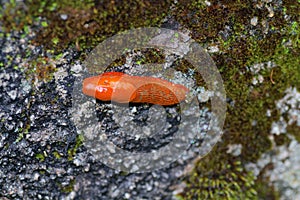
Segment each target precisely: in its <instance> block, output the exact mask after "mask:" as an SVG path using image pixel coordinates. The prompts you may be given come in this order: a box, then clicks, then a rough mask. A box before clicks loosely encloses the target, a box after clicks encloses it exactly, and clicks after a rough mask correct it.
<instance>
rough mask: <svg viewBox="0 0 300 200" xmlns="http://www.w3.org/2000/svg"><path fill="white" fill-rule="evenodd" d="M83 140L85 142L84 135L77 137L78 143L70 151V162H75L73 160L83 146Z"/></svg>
mask: <svg viewBox="0 0 300 200" xmlns="http://www.w3.org/2000/svg"><path fill="white" fill-rule="evenodd" d="M83 140H84V137H83V135H81V134H80V135H77V137H76V143H75V145H74V147H72V148H70V149H68V160H69V161H71V160H73V158H74V156H75V154H76V151H77V149H78V148H79V147H80V146H81V145H82V143H83Z"/></svg>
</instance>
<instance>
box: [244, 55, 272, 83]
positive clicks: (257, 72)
mask: <svg viewBox="0 0 300 200" xmlns="http://www.w3.org/2000/svg"><path fill="white" fill-rule="evenodd" d="M274 67H276V64H275V63H274V62H271V61H268V62H263V63H257V64H254V65H252V66H249V67H247V70H248V71H250V72H251V74H253V78H252V84H253V85H257V84H261V83H263V81H264V77H263V75H262V72H265V71H270V74H271V69H272V68H274Z"/></svg>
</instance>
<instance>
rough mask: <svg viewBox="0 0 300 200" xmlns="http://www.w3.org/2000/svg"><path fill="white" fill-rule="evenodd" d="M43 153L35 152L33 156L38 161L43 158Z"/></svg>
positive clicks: (41, 160)
mask: <svg viewBox="0 0 300 200" xmlns="http://www.w3.org/2000/svg"><path fill="white" fill-rule="evenodd" d="M45 157H46V156H45V155H44V154H43V153H37V154H36V155H35V158H36V159H38V160H39V161H40V162H43V161H44V160H45Z"/></svg>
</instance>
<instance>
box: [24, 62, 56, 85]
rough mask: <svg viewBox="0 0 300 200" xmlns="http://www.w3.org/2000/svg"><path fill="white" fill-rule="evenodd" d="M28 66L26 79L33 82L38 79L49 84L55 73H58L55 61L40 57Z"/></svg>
mask: <svg viewBox="0 0 300 200" xmlns="http://www.w3.org/2000/svg"><path fill="white" fill-rule="evenodd" d="M26 65H27V67H26V72H25V74H26V77H27V79H28V80H31V81H32V82H34V81H35V80H36V79H37V80H39V81H44V82H48V81H50V80H52V78H53V75H54V72H55V71H56V67H55V64H54V60H53V59H51V58H47V57H38V58H37V59H35V60H33V61H31V62H29V63H27V64H26Z"/></svg>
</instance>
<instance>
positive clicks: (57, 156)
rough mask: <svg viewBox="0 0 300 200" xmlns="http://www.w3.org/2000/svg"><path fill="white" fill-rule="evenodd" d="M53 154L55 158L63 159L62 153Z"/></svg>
mask: <svg viewBox="0 0 300 200" xmlns="http://www.w3.org/2000/svg"><path fill="white" fill-rule="evenodd" d="M52 154H53V156H54V157H55V158H56V159H60V158H61V155H60V153H59V152H57V151H54V152H53V153H52Z"/></svg>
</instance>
